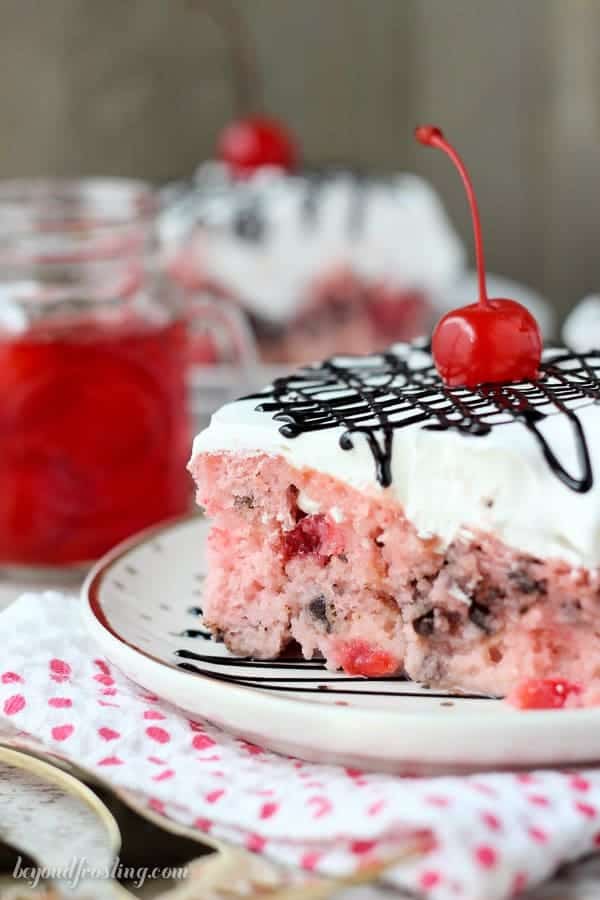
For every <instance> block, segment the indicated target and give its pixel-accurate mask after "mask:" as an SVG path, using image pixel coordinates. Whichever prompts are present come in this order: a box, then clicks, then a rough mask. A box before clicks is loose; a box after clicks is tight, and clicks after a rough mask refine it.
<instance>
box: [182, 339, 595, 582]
mask: <svg viewBox="0 0 600 900" xmlns="http://www.w3.org/2000/svg"><path fill="white" fill-rule="evenodd" d="M391 351H392V352H393V353H394V354H395V355H397V356H398V357H399V358H400V359H402V360H406V361H407V363H408V364H409V368H410V369H412V368H413V367H414V368H416V369H420V368H423V366H427V365H429V364H430V363H431V358H430V356H429V353H428V352H427V351H426V350H425V349H420V348H419V347H417V346H415V345H412V346H409V345H395V346H394V347H393V348H391ZM560 355H561V351H560V350H554V349H553V350H546V351H545V353H544V361H545V362H548V361H551V360H553V359H555V358H560ZM378 359H381V357H365V358H364V364H365V365H368V364H369V361H372V360H378ZM360 362H361V360H360V359H356V358H342V357H340V358H336V359H335V363H336V364H338V365H340V366H344V365H346V364H347V365H352V366H356V365H357V363H358V364H360ZM569 365H570V364H568V363H564V367H565V371H566V370H567V369H568V366H569ZM573 365H574V364H573ZM596 365H598V363H596ZM290 390H293V384H292V385H291V386H290ZM455 393H456V392H455ZM469 393H470V392H469ZM328 396H329V397H330V398H331V396H332V395H331V394H328ZM270 399H271V395H270V394H269V393H268V392H267V393H265V395H264V398H258V397H254V398H251V399H244V400H240V401H237V402H235V403H232V404H228V405H227V406H224V407H223V408H222V409H220V410H219V411H218V412H217V413H215V415H214V416H213V418H212V421H211V424H210V426H209V427H208V428H207V429H206V430H205V431H203V432H201V433H200V434H199V435H198V436H197V437H196V439H195V441H194V447H193V456H196V455H197V454H198V453H210V452H221V451H231V452H234V453H237V452H244V453H267V454H275V455H280V456H282V457H283V458H284V459H285V460H286V461H287V462H288V463H289V464H290V465H292V466H293V467H295V468H299V469H302V468H304V467H310V468H313V469H316V470H317V471H320V472H323V473H324V474H327V475H331V476H333V477H335V478H336V479H338V480H340V481H343V482H346V483H347V484H349V485H351V486H352V487H355V488H357V489H359V490H361V491H370V492H376V493H377V492H381V491H389V492H390V493H391V494H392V496H393V497H394V498H395V499H397V501H398V502H399V503H400V504H401V505H402V506H403V508H404V511H405V514H406V516H407V518H408V519H409V520H411V521H412V523H413V524H414V525H415V527H416V528H417V529H418V530H419V532H420V533H421V534H422V535H427V536H432V537H433V536H435V537H437V538H438V540H439V543H440V547H445V546H447V545H448V544H449V543H451V542H452V540H453V539H454V538H456V537H457V535H459V534H460V533H462V532H465V531H469V530H470V529H473V530H482V531H485V532H491V533H493V534H494V535H496V536H497V537H498V538H499V539H500V540H501V541H503V542H504V543H505V544H507V545H509V546H512V547H514V548H516V549H518V550H520V551H523V552H525V553H529V554H533V555H534V556H541V557H549V558H558V559H564V560H565V561H567V562H569V563H570V564H571V565H574V566H585V567H593V566H597V565H599V564H600V406H598V405H595V404H594V403H593V402H592V399H590V398H589V396H587V397H586V396H585V395H583V394H580V392H578V391H574V392H573V396H572V397H571V398H570V399H569V400H568V403H567V406H568V407H569V408H571V409H576V414H577V418H578V419H579V422H580V423H581V426H582V428H583V434H584V437H585V446H586V447H587V450H588V452H589V457H590V460H591V467H592V473H593V476H594V477H593V482H592V485H591V487H590V488H589V489H588V490H586V491H583V492H580V491H576V490H573V489H572V487H569V486H568V485H567V484H565V483H564V481H563V480H561V478H560V477H558V476H557V474H556V471H555V470H554V469H553V467H552V466H551V465H549V463H548V462H547V460H546V459H545V458H544V452H543V449H542V447H541V446H540V443H539V442H538V440H536V437H535V435H534V434H533V433H532V431H530V430H528V428H527V427H526V426H525V424H524V423H523V421H519V420H518V418H512V417H511V416H510V415H504V414H499V415H498V416H493V417H492V418H491V419H490V420H489V421H493V422H494V423H497V424H493V426H492V427H491V429H490V430H489V433H488V434H486V435H483V436H481V435H470V434H466V433H462V432H459V431H457V430H453V429H446V430H441V431H434V430H428V429H427V428H426V427H424V426H427V425H428V424H429V425H431V424H433V422H432V421H426V422H415V423H413V424H403V425H402V427H397V428H394V429H393V441H392V447H391V453H390V459H389V464H390V475H391V483H390V484H389V486H388V487H383V486H382V484H381V479H378V477H377V469H376V465H375V461H374V456H373V452H372V450H371V448H370V446H369V443H368V441H367V439H366V437H365V435H364V434H360V433H353V434H352V435H351V440H352V444H353V448H352V449H347V450H345V449H342V448H341V447H340V438H341V437H342V435H343V434H344V432H345V431H346V429H345V428H344V427H343V426H338V427H332V428H323V429H319V430H313V431H309V432H306V433H300V434H298V436H296V437H289V438H286V437H284V436H283V435H282V434H281V432H280V428H281V427H282V425H284V424H285V419H284V418H282V419H280V420H276V419H275V418H274V413H272V412H268V411H257V406H258V405H259V403H261V401H262V402H267V403H268V402H269V400H270ZM539 409H540V411H542V412H543V413H544V418H543V419H541V420H540V422H539V423H538V424H537V425H536V427H537V429H538V430H539V433H540V434H541V435H542V436H543V437H544V438H545V440H546V442H547V444H546V446H547V447H548V448H550V451H551V452H552V453H553V454H554V455H555V457H556V458H557V460H558V461H559V463H560V464H561V465H562V466H563V467H564V469H566V470H567V472H569V473H571V474H572V475H577V476H578V477H579V476H580V475H581V472H582V459H581V453H582V445H581V443H580V442H579V441H578V440H577V435H576V433H575V430H574V427H573V424H572V421H571V420H570V418H569V416H568V415H567V414H566V413H564V412H560V411H559V410H558V409H557V408H556V406H555V405H554V404H546V405H544V406H540V407H539ZM403 415H404V413H403ZM305 504H306V505H307V506H309V507H310V508H307V509H306V510H305V511H306V512H309V513H311V514H312V513H314V512H315V511H317V510H320V507H319V501H318V498H307V499H305ZM320 511H322V512H329V513H331V510H326V509H324V510H320Z"/></svg>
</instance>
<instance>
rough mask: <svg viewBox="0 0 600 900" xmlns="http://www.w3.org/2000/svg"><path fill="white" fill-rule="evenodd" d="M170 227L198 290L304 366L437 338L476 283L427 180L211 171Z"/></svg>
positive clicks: (166, 241)
mask: <svg viewBox="0 0 600 900" xmlns="http://www.w3.org/2000/svg"><path fill="white" fill-rule="evenodd" d="M165 196H166V200H165V210H164V212H163V215H162V217H161V236H162V241H163V249H164V253H165V256H166V258H167V263H168V266H169V269H170V270H171V272H172V274H173V275H174V277H175V279H176V280H177V281H178V282H179V283H180V284H181V285H182V286H183V287H184V288H186V289H187V290H192V291H204V292H206V293H208V294H212V295H214V296H217V297H223V298H228V299H229V300H231V301H233V302H235V303H236V304H238V305H239V306H240V308H241V309H243V310H244V312H245V314H246V315H247V317H248V319H249V321H250V324H251V326H252V329H253V332H254V334H255V336H256V339H257V343H258V347H259V350H260V354H261V358H262V359H263V360H264V361H266V362H271V363H287V364H290V363H293V364H298V363H304V362H306V361H307V360H309V361H312V360H313V359H318V358H320V357H322V356H329V355H331V354H333V353H337V352H339V351H340V350H343V351H344V352H349V353H364V352H372V351H373V350H380V349H382V348H384V347H386V346H388V345H389V344H390V342H392V341H396V340H408V339H411V338H414V337H415V336H417V335H419V334H422V333H423V332H424V331H427V330H428V329H429V328H430V327H431V325H432V324H433V322H434V321H435V319H436V318H437V317H438V316H439V314H440V312H441V311H442V309H441V307H440V300H441V298H442V297H444V296H445V292H446V291H447V289H448V287H449V286H450V285H452V284H453V283H454V282H455V281H456V280H457V278H459V276H461V275H462V274H463V272H464V251H463V248H462V245H461V242H460V240H459V238H458V236H457V234H456V232H455V230H454V228H453V227H452V225H451V223H450V221H449V219H448V217H447V215H446V212H445V210H444V208H443V206H442V203H441V201H440V199H439V197H438V196H437V195H436V193H435V192H434V190H433V189H432V188H431V187H430V186H429V184H428V183H427V182H426V181H424V179H422V178H419V177H417V176H416V175H409V174H397V175H394V176H390V177H389V178H385V177H374V176H366V175H362V174H359V173H357V172H353V171H352V170H351V169H339V168H331V167H329V168H327V167H326V168H322V169H318V170H313V171H311V170H309V169H301V170H298V171H295V172H287V171H284V170H283V169H280V168H275V167H261V168H258V169H257V170H256V171H254V172H252V173H250V174H248V175H247V176H246V177H245V178H243V179H240V178H239V177H238V176H237V175H236V174H232V173H231V172H230V170H229V167H228V166H227V165H225V164H222V163H219V162H211V163H205V164H204V165H202V166H201V167H200V168H199V169H198V171H197V173H196V176H195V178H194V181H193V185H192V186H191V188H190V187H188V189H186V190H183V191H182V192H181V194H179V195H177V196H175V197H174V198H173V197H171V199H170V200H169V199H168V196H167V195H165Z"/></svg>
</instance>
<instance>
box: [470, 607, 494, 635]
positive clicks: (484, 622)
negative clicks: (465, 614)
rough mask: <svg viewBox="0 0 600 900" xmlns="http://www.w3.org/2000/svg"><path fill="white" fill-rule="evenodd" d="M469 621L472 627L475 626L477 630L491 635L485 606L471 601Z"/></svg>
mask: <svg viewBox="0 0 600 900" xmlns="http://www.w3.org/2000/svg"><path fill="white" fill-rule="evenodd" d="M469 619H470V620H471V622H472V623H473V625H477V627H478V628H481V629H482V630H483V631H486V632H487V633H488V634H489V633H491V631H492V628H491V616H490V611H489V609H488V607H487V606H483V604H481V603H477V601H476V600H472V601H471V605H470V606H469Z"/></svg>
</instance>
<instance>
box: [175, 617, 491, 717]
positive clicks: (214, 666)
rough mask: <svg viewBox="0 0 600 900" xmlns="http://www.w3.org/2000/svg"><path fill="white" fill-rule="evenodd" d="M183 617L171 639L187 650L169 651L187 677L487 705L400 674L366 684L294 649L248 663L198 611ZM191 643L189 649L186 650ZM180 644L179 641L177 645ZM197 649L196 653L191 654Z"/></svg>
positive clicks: (269, 687)
mask: <svg viewBox="0 0 600 900" xmlns="http://www.w3.org/2000/svg"><path fill="white" fill-rule="evenodd" d="M187 614H188V616H190V617H192V618H193V619H194V626H195V627H194V628H184V629H183V630H182V631H179V632H178V633H176V634H174V635H173V637H176V638H183V639H184V640H185V641H187V642H188V646H187V647H178V648H177V649H174V650H173V656H174V657H175V662H174V664H175V665H176V666H177V668H178V669H182V670H183V671H185V672H189V673H190V674H193V675H203V676H204V677H205V678H211V679H212V680H213V681H222V682H227V683H230V684H237V685H241V686H243V687H248V688H254V689H259V690H263V691H271V692H279V693H284V694H314V693H327V694H328V695H331V696H340V695H342V696H343V695H351V696H362V697H364V696H369V697H396V698H397V697H404V698H406V697H413V698H414V697H416V698H419V697H423V696H426V697H427V698H429V699H440V700H442V701H446V702H447V701H453V700H465V699H468V700H490V699H493V698H490V697H487V696H483V695H482V694H471V693H465V694H462V693H461V694H457V693H454V692H451V691H446V690H441V689H440V690H439V691H438V690H431V689H430V688H428V687H426V686H425V685H421V684H419V683H417V682H413V681H410V680H409V679H407V678H406V677H405V676H404V675H401V674H400V675H386V676H383V677H381V678H376V679H369V678H364V677H363V676H362V675H345V674H344V673H341V672H331V671H329V670H328V669H326V667H325V663H324V661H323V660H321V659H310V660H307V659H304V658H303V657H302V654H301V651H300V648H295V647H293V646H291V647H288V648H286V650H285V651H284V653H283V654H282V655H281V656H280V657H278V659H275V660H265V659H254V658H253V657H249V656H244V657H240V656H232V655H231V654H230V653H229V651H228V650H226V649H225V648H224V646H223V644H221V643H218V642H217V641H215V639H214V635H213V634H211V632H210V631H209V629H208V628H206V626H205V624H204V619H203V614H202V607H200V606H190V607H188V609H187ZM190 641H193V645H194V649H193V650H190V649H189V642H190ZM182 643H183V641H182ZM196 648H197V649H196Z"/></svg>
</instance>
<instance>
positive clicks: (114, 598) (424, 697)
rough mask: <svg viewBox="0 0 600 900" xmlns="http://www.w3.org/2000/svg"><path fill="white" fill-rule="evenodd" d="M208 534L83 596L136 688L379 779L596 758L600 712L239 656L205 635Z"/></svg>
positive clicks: (111, 574)
mask: <svg viewBox="0 0 600 900" xmlns="http://www.w3.org/2000/svg"><path fill="white" fill-rule="evenodd" d="M207 530H208V523H207V522H206V521H205V520H203V519H202V518H200V517H197V518H192V519H185V520H181V521H178V522H175V523H171V524H168V525H165V526H163V527H161V528H159V529H154V530H152V531H149V532H144V533H143V534H141V535H138V536H137V537H135V538H133V539H132V540H130V541H128V542H126V543H125V544H122V545H121V546H120V547H117V548H116V549H115V550H113V551H112V552H111V553H110V554H109V555H108V556H107V557H105V558H104V559H103V560H101V561H100V562H99V563H98V564H97V565H96V566H95V567H94V569H93V570H92V572H91V573H90V575H89V577H88V579H87V581H86V583H85V585H84V587H83V599H84V615H85V621H86V624H87V627H88V629H89V631H90V632H91V634H92V635H93V637H94V638H95V639H96V640H97V641H98V643H99V644H100V645H101V647H102V649H103V650H104V652H105V653H106V656H107V657H108V659H109V660H111V661H112V662H113V663H114V664H115V665H117V666H118V667H119V668H120V669H121V670H122V671H124V672H125V673H126V674H127V675H129V676H130V677H131V678H132V679H133V680H134V681H136V682H137V683H138V684H140V685H142V686H143V687H144V688H147V689H148V690H151V691H152V692H154V693H155V694H158V695H159V696H161V697H163V698H164V699H166V700H169V701H170V702H171V703H174V704H177V705H178V706H180V707H181V708H183V709H184V710H185V711H186V712H187V713H188V714H190V715H191V716H196V717H202V718H206V719H209V720H210V721H212V722H214V723H216V724H217V725H220V726H222V727H223V728H226V729H228V730H229V731H232V732H234V733H235V734H237V735H240V736H242V737H244V738H246V739H247V740H250V741H252V742H254V743H257V744H261V745H263V746H265V747H268V748H270V749H272V750H276V751H279V752H282V753H289V754H292V755H295V756H299V757H302V758H304V759H308V760H316V761H321V762H343V763H345V764H347V765H352V766H360V767H362V768H367V767H368V768H370V769H377V770H381V771H403V772H406V771H409V772H411V773H415V774H420V773H424V772H427V771H432V770H444V771H450V770H452V771H462V770H468V769H476V768H499V767H513V766H532V765H557V764H561V765H566V764H575V763H576V764H581V763H585V762H593V761H597V760H599V759H600V708H598V709H588V710H568V711H564V710H555V711H533V712H518V711H516V710H513V709H510V708H509V707H508V706H506V705H505V704H503V703H502V702H500V701H498V700H491V699H487V698H481V697H464V696H456V695H452V694H448V693H446V692H444V691H438V690H426V689H425V688H423V687H422V686H420V685H418V684H415V683H413V682H409V681H403V680H401V679H396V678H388V679H364V678H359V677H358V678H352V677H348V676H345V675H343V674H339V673H334V672H328V671H327V670H326V669H324V668H323V667H322V666H321V664H320V663H318V662H316V661H313V662H302V661H300V660H281V661H278V662H274V663H264V662H255V661H252V660H243V659H238V658H236V657H233V656H232V655H231V654H230V653H228V651H227V650H226V649H225V648H224V646H223V644H218V643H215V642H213V641H212V640H210V639H209V637H208V635H207V633H206V632H205V631H204V630H203V627H202V618H201V615H200V613H199V610H200V608H201V606H202V584H203V581H204V576H205V571H206V559H205V543H206V535H207Z"/></svg>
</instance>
